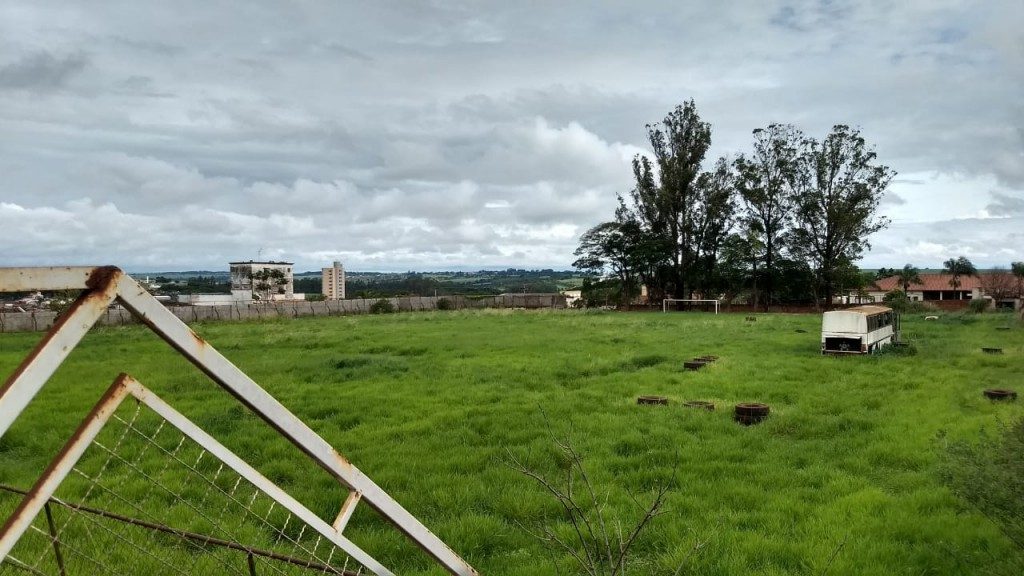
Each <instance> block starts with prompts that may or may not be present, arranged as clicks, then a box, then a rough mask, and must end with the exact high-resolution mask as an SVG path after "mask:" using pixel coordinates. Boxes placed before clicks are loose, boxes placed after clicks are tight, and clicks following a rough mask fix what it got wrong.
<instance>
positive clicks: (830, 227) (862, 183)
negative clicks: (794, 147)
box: [793, 124, 895, 306]
mask: <svg viewBox="0 0 1024 576" xmlns="http://www.w3.org/2000/svg"><path fill="white" fill-rule="evenodd" d="M876 157H877V155H876V154H875V152H874V150H872V149H870V148H869V147H868V146H867V143H866V142H865V140H864V138H863V136H861V134H860V131H859V130H856V129H852V128H850V127H849V126H845V125H841V124H840V125H836V126H834V127H833V128H832V131H831V132H829V134H828V135H827V136H825V138H824V139H823V140H822V141H821V142H819V141H817V140H815V139H814V138H806V139H804V141H803V143H802V151H801V154H800V157H799V160H798V162H797V167H798V169H797V172H796V178H795V188H796V190H795V197H794V204H795V212H796V226H795V227H794V230H793V241H794V242H795V244H796V245H797V246H799V247H800V248H801V252H802V253H804V254H806V255H807V256H808V257H809V259H810V261H811V263H812V264H813V266H814V268H815V271H816V273H817V277H818V279H819V281H820V283H821V285H822V287H823V288H824V292H825V305H826V306H831V305H832V299H833V296H834V294H835V288H836V280H837V277H836V274H837V271H838V270H839V269H840V268H841V267H842V266H843V265H844V263H850V262H854V261H856V260H857V259H859V258H860V255H861V254H862V253H863V251H864V250H865V249H866V248H870V247H871V245H870V243H869V242H868V237H869V236H871V234H874V233H875V232H878V231H879V230H881V229H883V228H885V227H886V226H888V225H889V219H888V218H886V217H884V216H879V215H878V214H877V212H878V205H879V203H880V202H881V200H882V196H884V195H885V190H886V188H888V186H889V182H891V181H892V178H893V176H894V175H895V172H894V171H893V170H891V169H890V168H889V167H887V166H884V165H881V164H877V163H876V162H875V160H876Z"/></svg>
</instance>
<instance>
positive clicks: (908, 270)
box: [896, 264, 921, 294]
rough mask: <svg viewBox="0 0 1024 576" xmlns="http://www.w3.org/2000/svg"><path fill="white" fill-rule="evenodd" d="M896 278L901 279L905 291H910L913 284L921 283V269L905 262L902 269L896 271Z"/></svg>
mask: <svg viewBox="0 0 1024 576" xmlns="http://www.w3.org/2000/svg"><path fill="white" fill-rule="evenodd" d="M896 280H898V281H899V283H900V286H902V287H903V293H904V294H906V293H907V292H909V291H910V285H911V284H920V283H921V271H920V270H918V269H917V268H915V267H914V266H911V265H910V264H905V265H904V266H903V269H902V270H897V271H896Z"/></svg>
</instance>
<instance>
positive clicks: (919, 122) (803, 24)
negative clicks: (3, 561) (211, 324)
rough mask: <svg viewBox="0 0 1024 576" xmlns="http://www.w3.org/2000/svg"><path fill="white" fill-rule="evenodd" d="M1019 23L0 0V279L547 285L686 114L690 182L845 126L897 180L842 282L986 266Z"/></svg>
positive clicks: (660, 9)
mask: <svg viewBox="0 0 1024 576" xmlns="http://www.w3.org/2000/svg"><path fill="white" fill-rule="evenodd" d="M158 4H162V5H163V7H160V6H158ZM1022 30H1024V1H1022V0H992V1H985V2H974V3H971V2H957V1H945V0H927V1H916V2H911V1H893V2H883V1H856V2H842V1H825V0H822V1H808V2H801V1H786V2H773V1H751V2H711V1H708V2H675V1H672V2H664V3H653V2H607V3H599V2H562V1H560V2H507V1H502V2H432V3H414V2H411V1H407V2H358V3H357V2H326V1H324V2H312V1H310V2H285V1H273V2H270V1H268V2H257V1H252V0H250V1H248V2H230V3H229V2H219V1H214V0H204V1H203V2H163V3H155V2H138V1H134V0H132V1H127V2H103V1H98V0H91V1H89V2H78V3H75V2H68V1H63V2H45V1H40V0H33V1H31V2H29V1H24V2H15V1H8V0H0V245H2V252H0V265H51V264H106V263H111V264H117V265H120V266H122V267H125V268H128V269H130V270H181V269H195V268H203V269H226V268H227V264H226V263H227V262H228V261H229V260H238V259H250V258H256V257H257V256H262V257H263V258H265V259H266V258H272V259H287V260H293V261H295V262H296V263H297V266H296V267H297V268H298V269H300V270H304V269H315V268H319V267H320V266H322V265H328V263H329V262H330V261H332V260H336V259H340V260H342V261H343V262H344V263H345V265H346V267H347V268H349V269H351V270H408V269H419V270H427V269H453V268H469V269H479V268H488V267H496V266H500V267H507V266H516V267H527V268H533V267H537V268H547V267H555V268H566V267H568V266H569V265H570V264H571V262H572V260H573V256H572V251H573V249H574V248H575V246H576V243H577V239H578V238H579V235H580V233H582V232H583V231H584V230H586V229H587V228H588V227H590V226H592V225H594V224H596V223H598V222H600V221H602V220H607V219H609V218H610V217H611V216H612V211H613V209H614V205H615V194H616V193H617V192H625V191H627V190H628V189H629V188H630V187H631V185H632V184H631V177H632V176H631V171H630V167H629V163H630V160H631V158H632V157H633V156H634V155H635V154H638V153H641V152H643V151H644V150H645V149H646V145H645V131H644V124H645V123H648V122H653V121H657V120H659V119H661V118H662V117H664V115H665V114H666V113H667V112H668V111H670V110H671V109H672V108H673V107H674V106H675V105H677V104H679V103H681V102H683V101H684V100H687V99H689V98H693V99H695V101H696V103H697V106H698V109H699V111H700V113H701V115H702V116H703V117H704V119H705V120H707V121H709V122H711V124H712V128H713V141H714V142H713V149H712V152H711V154H710V155H709V158H708V160H707V163H708V165H709V166H710V163H711V162H712V161H713V160H714V158H715V157H717V156H719V155H723V154H724V155H734V154H737V153H739V152H744V151H747V150H748V149H749V147H750V141H751V136H750V132H751V130H752V129H754V128H757V127H762V126H765V125H767V124H769V123H772V122H788V123H793V124H796V125H797V126H798V127H800V128H801V129H803V130H804V131H806V132H808V133H810V134H812V135H816V136H819V137H820V136H823V135H824V134H825V132H826V131H827V130H828V129H829V128H830V127H831V126H832V125H833V124H837V123H846V124H851V125H855V126H859V127H860V128H861V129H862V132H863V134H864V135H865V136H866V138H867V139H868V141H869V142H871V143H873V144H874V145H875V147H876V148H877V152H878V155H879V158H880V160H881V161H882V162H883V163H885V164H887V165H889V166H891V167H892V168H893V169H895V170H897V171H898V172H899V176H898V177H897V179H896V180H895V182H894V183H893V185H892V187H891V191H890V193H889V194H888V196H887V198H886V199H885V201H884V204H883V211H884V213H885V214H886V215H888V216H889V217H890V218H891V219H892V226H891V227H890V228H889V229H888V230H886V231H884V232H881V233H879V234H877V235H876V236H875V237H874V238H873V249H872V251H871V252H870V253H869V254H868V255H867V256H866V257H865V258H864V260H863V261H862V263H861V264H862V265H863V266H865V267H877V266H902V265H903V264H904V263H907V262H912V263H914V264H916V265H918V266H923V267H926V266H938V265H941V262H942V260H944V259H946V258H949V257H952V256H958V255H966V256H968V257H969V258H971V259H972V260H973V261H974V262H975V263H976V264H979V265H982V266H991V265H1003V266H1006V265H1008V264H1009V262H1010V261H1013V260H1024V32H1022Z"/></svg>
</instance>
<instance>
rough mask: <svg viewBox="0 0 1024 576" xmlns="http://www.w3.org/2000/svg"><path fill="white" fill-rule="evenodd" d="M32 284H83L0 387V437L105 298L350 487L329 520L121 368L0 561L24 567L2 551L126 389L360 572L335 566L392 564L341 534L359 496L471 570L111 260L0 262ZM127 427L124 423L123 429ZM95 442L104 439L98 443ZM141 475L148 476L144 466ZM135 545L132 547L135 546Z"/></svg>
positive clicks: (12, 280) (26, 505)
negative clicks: (94, 263) (39, 264)
mask: <svg viewBox="0 0 1024 576" xmlns="http://www.w3.org/2000/svg"><path fill="white" fill-rule="evenodd" d="M37 290H38V291H64V290H81V291H82V292H81V294H80V295H79V297H78V298H77V299H76V300H75V301H74V302H73V303H72V305H71V307H70V308H69V309H68V310H67V311H66V312H65V313H64V314H62V315H60V316H59V317H58V318H57V319H56V321H55V323H54V325H53V326H52V327H51V328H50V330H49V331H48V332H47V333H46V335H45V336H44V337H43V338H42V340H41V341H40V343H39V344H38V345H37V346H36V347H35V348H34V349H33V350H32V352H31V353H30V354H29V355H28V356H27V357H26V358H25V359H24V360H23V361H22V363H21V364H20V365H19V366H18V368H17V369H15V371H14V373H13V374H11V375H10V377H9V378H8V379H7V380H6V381H5V382H4V384H3V386H2V387H0V438H2V437H3V436H4V434H5V433H6V432H7V431H8V429H9V428H10V427H11V425H12V424H13V423H14V422H15V420H16V419H17V418H18V417H19V415H21V414H22V412H23V411H24V410H25V409H26V407H27V406H28V405H29V403H30V402H31V401H32V399H33V398H34V397H35V396H36V395H37V394H38V393H39V391H40V390H41V388H42V387H43V385H44V384H45V383H46V382H47V381H48V380H49V378H50V377H51V376H52V375H53V373H54V372H55V371H56V370H57V368H58V367H59V366H60V365H61V363H62V362H63V361H64V360H65V359H66V358H67V356H68V355H69V354H70V353H71V351H72V350H74V348H75V347H76V346H77V345H78V344H79V342H81V340H82V338H83V337H84V336H85V334H86V333H87V332H88V331H89V329H90V328H91V327H92V326H93V325H94V324H95V323H96V322H97V321H98V320H99V319H100V318H101V317H102V316H103V315H104V314H105V313H106V312H107V309H108V307H109V306H110V305H111V304H114V303H119V304H121V305H122V306H124V307H125V308H126V309H127V310H128V311H130V312H131V313H132V314H133V315H134V316H135V317H136V318H137V319H138V320H139V321H140V322H141V323H142V324H144V325H146V326H148V327H149V328H150V329H151V330H152V331H153V332H154V333H156V334H157V335H158V336H160V337H161V338H162V339H163V340H165V341H166V342H167V343H168V344H170V346H171V347H173V348H174V349H175V350H177V351H178V352H179V353H180V354H181V355H182V356H184V357H185V358H186V359H187V360H189V361H190V362H191V363H192V364H194V365H195V366H196V367H197V368H198V369H199V370H200V371H202V372H203V373H205V374H206V375H207V376H209V377H210V379H211V380H213V381H214V382H215V383H217V384H218V385H220V386H221V387H222V388H223V389H224V390H225V391H227V392H228V393H230V394H231V395H232V396H234V397H235V398H236V399H238V400H239V401H240V402H241V403H242V404H243V405H245V406H246V407H247V408H248V409H249V410H250V411H251V412H252V413H253V414H255V415H256V416H258V417H259V418H260V419H262V420H263V421H264V422H265V423H267V424H268V425H269V426H270V427H271V428H273V429H274V430H276V431H277V432H278V433H280V435H281V436H283V437H284V438H285V439H287V440H288V441H290V442H291V443H292V444H293V445H294V446H295V447H297V448H298V449H299V451H300V452H302V453H304V454H305V455H306V456H307V457H308V458H309V459H311V460H312V462H314V463H315V464H317V465H318V466H319V467H321V468H323V469H324V470H325V471H327V473H328V474H329V475H330V476H332V477H333V478H334V479H336V480H337V481H338V483H339V484H340V486H341V488H342V489H343V490H344V489H347V490H348V496H347V498H345V500H344V503H343V504H342V506H341V509H340V511H339V512H338V515H337V517H336V519H335V520H334V522H333V524H328V523H327V522H326V521H325V520H323V519H322V518H320V517H319V516H317V515H316V514H314V513H312V512H310V511H309V510H308V508H306V507H305V506H303V505H302V504H299V503H298V501H296V500H295V499H294V498H293V497H291V496H290V495H289V494H288V493H287V492H286V491H285V490H284V489H282V488H280V487H279V486H278V485H276V484H274V483H273V482H271V481H269V480H267V479H266V478H264V477H262V476H260V475H259V473H258V472H256V471H255V469H254V468H252V467H251V466H249V465H248V464H247V463H245V462H244V461H242V460H241V459H240V458H238V457H237V456H235V455H234V454H233V453H231V452H230V451H228V450H227V449H226V448H224V447H223V446H221V445H220V444H219V443H218V442H217V441H216V440H214V439H213V438H212V437H211V436H209V435H208V434H206V433H205V432H203V431H202V430H201V429H200V428H199V427H198V426H195V425H194V424H193V423H191V422H190V421H189V420H187V419H186V418H184V417H183V416H181V415H180V414H178V413H177V412H175V411H174V410H173V409H172V408H171V407H170V406H169V405H167V404H166V403H164V402H163V401H162V400H160V399H159V398H157V397H156V396H155V395H153V394H152V393H151V392H149V391H148V390H146V389H145V388H144V387H142V385H141V384H139V383H138V382H136V381H135V380H134V379H132V378H131V377H130V376H127V375H123V374H122V375H121V376H120V377H118V379H117V380H116V381H115V383H114V385H113V386H111V388H110V389H109V390H108V391H107V393H106V394H105V395H103V397H102V398H101V399H100V403H99V404H97V406H96V408H95V409H94V410H93V412H92V413H91V414H90V416H89V417H88V418H86V420H85V422H83V423H82V426H81V427H80V428H79V430H78V432H76V433H75V434H74V435H72V436H71V437H70V438H69V440H68V443H67V444H66V445H65V449H64V450H62V451H61V453H60V454H58V455H57V457H56V458H55V459H54V460H53V462H52V463H51V465H50V467H49V468H48V469H47V470H46V471H45V472H43V474H42V476H41V477H40V478H39V480H38V481H37V483H36V484H35V486H34V487H33V488H32V489H31V490H29V491H27V494H26V495H25V496H24V499H23V500H22V502H21V504H19V505H18V508H17V509H16V511H15V513H13V514H12V515H10V517H9V518H7V519H6V522H5V523H4V524H3V526H2V528H0V543H2V546H0V562H7V561H9V562H8V563H9V564H11V565H13V566H14V567H16V568H22V569H25V568H26V567H25V566H23V565H21V564H23V563H22V562H21V561H20V560H14V559H12V558H11V557H10V554H9V553H10V551H11V550H12V548H14V546H15V545H16V544H17V542H18V540H19V538H20V537H21V536H23V535H25V534H26V533H27V532H30V530H29V528H30V527H31V526H32V523H33V521H35V520H36V519H37V517H38V516H39V515H40V511H41V510H42V511H44V512H45V513H46V514H45V515H46V520H47V521H49V522H50V524H51V526H50V528H51V529H50V532H51V533H52V532H53V530H52V528H53V526H52V524H53V522H52V519H51V518H50V516H51V514H50V509H49V507H48V506H47V505H48V504H49V503H51V502H56V503H57V504H60V500H59V499H55V498H54V497H53V495H54V491H55V490H56V489H57V487H58V486H59V485H60V484H61V482H62V481H63V480H64V478H65V477H66V476H67V475H68V473H70V472H72V471H73V470H74V468H75V464H76V462H77V461H78V458H79V457H81V456H82V454H83V453H84V452H85V450H86V449H87V448H88V447H89V445H95V444H92V442H91V439H90V441H86V440H87V439H88V437H89V436H90V434H91V435H92V438H95V434H97V433H99V431H100V429H101V428H102V427H103V424H104V423H107V422H108V420H109V418H110V414H112V413H113V412H114V410H115V409H116V408H117V405H118V404H120V402H121V401H122V400H124V399H125V398H126V397H128V396H132V397H134V398H136V399H137V400H139V401H140V402H141V403H142V404H144V405H145V406H146V407H147V408H148V409H149V410H151V411H153V412H156V413H157V415H158V416H159V417H160V418H162V419H163V420H164V421H165V422H167V423H170V424H171V425H172V427H173V428H175V429H177V430H178V431H180V432H181V433H182V434H183V436H182V441H184V440H185V439H186V438H185V437H187V438H188V439H189V440H190V442H192V443H195V444H198V445H199V447H200V448H201V449H202V450H203V451H204V452H207V453H209V454H211V455H213V456H216V461H219V462H220V463H221V464H222V465H223V466H227V467H228V468H230V469H231V470H233V472H234V474H236V475H237V478H238V480H236V482H235V486H236V487H237V486H239V485H241V484H242V481H243V480H244V481H245V482H247V483H248V484H249V485H251V486H254V487H255V488H254V492H253V493H254V496H252V498H253V499H254V500H255V499H256V498H257V497H259V496H260V495H261V494H262V495H265V496H266V497H269V498H270V500H272V501H273V503H276V504H277V505H280V506H282V507H283V508H286V509H287V510H288V512H289V515H288V516H287V518H288V520H285V526H283V527H277V528H276V530H277V532H278V533H280V534H281V535H284V534H286V533H289V534H290V533H291V532H290V531H291V530H294V529H295V526H297V525H298V524H299V523H301V524H302V526H301V529H300V530H299V531H298V532H296V534H295V536H294V538H293V539H294V540H295V542H296V545H297V546H299V541H301V540H302V539H303V537H304V534H306V532H305V531H306V530H307V529H309V530H311V531H313V532H315V533H316V534H317V535H318V536H319V539H318V540H317V541H316V542H317V544H319V543H320V542H321V541H327V542H329V543H331V544H332V545H334V546H336V547H337V548H339V549H341V550H342V551H343V553H344V554H346V555H347V556H349V557H351V558H352V559H353V560H355V561H356V562H357V563H358V564H360V565H361V569H360V571H359V572H348V571H342V572H341V573H345V574H348V573H351V574H357V573H359V574H362V573H367V572H363V571H362V567H365V569H366V570H367V571H368V573H372V574H378V575H391V574H392V572H391V571H389V570H388V569H387V568H385V567H384V566H383V565H382V564H381V563H379V562H378V561H376V560H375V559H373V558H372V557H370V556H369V555H368V554H366V553H365V552H364V551H362V550H361V549H360V548H359V547H358V546H356V545H355V544H354V543H352V542H351V541H350V540H348V539H347V538H346V537H345V536H343V535H342V532H343V531H344V529H345V527H346V525H347V523H348V521H349V519H350V518H351V517H352V514H353V511H354V509H355V508H356V506H357V505H358V504H359V503H361V502H362V501H366V503H367V504H368V505H369V506H370V508H372V509H373V510H374V511H375V512H377V513H378V514H379V515H380V516H382V517H383V519H384V520H385V521H386V522H388V523H389V524H391V525H392V526H394V527H395V528H396V529H397V530H398V531H399V532H401V533H402V534H404V535H405V536H406V537H407V538H408V539H410V540H411V541H412V542H413V543H415V544H416V545H418V546H419V547H420V548H422V549H423V550H424V551H426V552H427V553H428V554H429V555H430V556H432V557H433V559H434V560H435V561H436V562H437V563H438V564H439V565H440V566H441V567H443V568H444V569H445V570H446V571H447V572H449V573H451V574H455V575H458V576H476V575H477V572H476V570H474V569H473V568H472V567H471V566H470V565H469V564H468V563H467V562H466V561H465V560H463V559H462V558H461V557H460V556H459V555H458V554H456V553H455V552H454V551H452V550H451V549H450V548H449V547H448V546H447V545H446V544H445V543H444V542H443V541H442V540H441V539H440V538H438V537H437V536H436V535H435V534H434V533H433V532H431V531H430V530H429V529H427V528H426V526H424V525H423V524H422V523H421V522H420V521H419V520H418V519H416V518H415V517H414V516H413V515H412V514H410V513H409V512H408V511H407V510H406V509H405V508H403V507H402V506H401V505H400V504H399V503H398V502H396V501H395V500H394V499H393V498H392V497H391V496H390V495H389V494H388V493H387V492H385V491H384V490H383V489H382V488H381V487H380V486H378V485H377V484H375V483H374V482H373V481H372V480H370V478H369V477H367V476H366V475H365V474H363V473H362V472H361V471H360V470H359V469H357V468H356V467H355V466H354V465H353V464H352V463H351V462H349V461H348V460H347V459H345V457H344V456H342V455H341V454H339V453H338V452H337V451H336V450H335V449H334V448H333V447H332V446H331V445H330V444H328V443H327V441H325V440H324V439H323V438H322V437H321V436H320V435H318V434H317V433H316V432H314V431H313V430H312V429H311V428H309V426H307V425H306V424H305V423H304V422H303V421H302V420H300V419H299V418H298V417H297V416H295V415H294V414H293V413H291V412H290V411H289V410H288V409H287V408H285V407H284V406H283V405H282V404H281V403H280V402H278V401H277V400H276V399H275V398H274V397H273V396H271V395H270V394H269V393H268V392H267V391H266V390H264V389H263V388H261V387H260V386H259V385H258V384H256V382H254V381H253V380H252V379H251V378H249V377H248V376H247V375H246V374H245V373H244V372H242V371H241V370H240V369H239V368H237V367H236V366H235V365H234V364H232V363H231V362H230V361H228V359H227V358H225V357H224V356H223V355H222V354H220V353H219V352H218V351H217V350H216V349H214V348H213V347H212V346H211V345H210V344H209V343H207V342H206V341H205V340H203V339H202V338H200V337H199V336H198V335H197V334H196V333H195V332H193V331H192V330H191V329H190V328H189V327H188V326H186V325H185V324H184V323H183V322H182V321H181V320H179V319H178V318H177V317H176V316H175V315H174V314H172V313H171V312H170V311H169V310H168V309H167V308H165V307H164V306H163V304H161V303H160V302H158V301H157V300H156V299H155V298H153V297H152V296H151V295H150V294H149V293H148V292H146V290H145V289H143V288H142V287H141V286H140V285H139V284H138V283H137V282H136V281H135V280H133V279H132V278H131V277H130V276H128V275H127V274H125V273H124V272H122V271H121V270H120V269H118V268H116V267H113V266H101V267H52V268H0V292H26V291H37ZM130 428H131V427H130V426H129V427H128V428H127V429H130ZM100 448H101V449H103V447H102V446H100ZM115 455H116V449H115V450H112V451H111V457H113V456H115ZM218 474H219V472H218ZM146 479H149V477H148V476H146ZM233 490H234V489H232V491H233ZM224 495H225V496H226V497H227V500H228V501H230V500H232V499H233V498H234V497H233V492H231V493H228V492H225V494H224ZM243 508H244V506H243ZM268 514H269V512H268ZM292 517H295V518H296V519H297V520H296V524H295V525H293V526H292V528H289V527H288V525H287V522H289V520H290V519H291V518H292ZM2 519H3V517H2V516H0V520H2ZM299 521H301V522H299ZM44 525H45V524H44ZM37 530H38V528H37ZM183 533H184V532H183ZM211 540H212V538H211ZM229 544H230V542H229ZM65 545H66V543H65ZM136 548H140V547H138V546H136ZM243 548H244V547H243ZM236 549H237V548H236ZM246 550H247V549H246ZM54 551H55V556H57V557H58V559H59V557H60V555H61V554H60V552H59V551H57V545H56V540H54ZM313 552H315V549H314V550H313ZM138 553H139V554H145V550H141V549H140V550H138ZM314 557H315V554H314ZM252 559H253V554H252V553H250V555H249V562H250V567H251V566H252V561H253V560H252ZM58 562H59V560H58ZM28 568H29V569H28V570H27V572H28V573H40V572H39V571H38V570H33V569H31V567H28ZM63 572H64V570H63V568H61V569H60V571H59V572H58V573H60V574H63ZM334 572H336V571H333V569H332V571H328V573H334ZM111 573H116V572H111ZM181 573H187V572H181ZM250 573H252V574H255V571H253V570H250Z"/></svg>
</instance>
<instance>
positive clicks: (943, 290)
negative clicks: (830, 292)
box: [836, 272, 1024, 309]
mask: <svg viewBox="0 0 1024 576" xmlns="http://www.w3.org/2000/svg"><path fill="white" fill-rule="evenodd" d="M999 275H1003V276H1006V277H1007V278H1012V277H1010V276H1009V275H1008V273H1006V272H981V273H980V274H978V275H977V276H967V275H961V276H960V277H958V278H957V283H958V285H957V286H956V287H953V283H952V281H953V275H952V274H928V273H922V274H919V277H920V279H921V281H920V282H911V283H910V285H909V286H907V298H908V299H909V300H911V301H913V302H925V303H930V304H934V305H935V306H938V307H941V308H950V309H956V308H961V307H964V306H966V305H967V304H968V302H970V301H971V300H977V299H988V300H991V304H992V306H994V307H998V308H1015V309H1020V308H1021V307H1022V298H1024V294H1018V293H1017V290H1016V289H1015V286H1016V283H1015V282H1010V286H1011V288H1010V289H1009V290H1006V289H1001V290H996V288H995V286H996V283H995V282H994V281H993V278H995V277H996V276H999ZM1003 284H1006V282H1004V283H1003ZM902 290H903V283H902V282H901V281H900V279H899V277H898V276H888V277H886V278H881V279H879V280H876V281H874V282H873V283H872V284H869V285H868V286H866V287H865V288H864V290H863V291H862V292H854V291H851V292H850V293H848V294H845V295H843V296H840V297H839V298H837V300H836V303H837V304H855V303H866V302H882V301H883V300H884V299H885V296H886V294H889V293H890V292H893V291H902Z"/></svg>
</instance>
